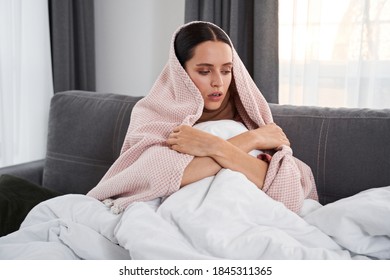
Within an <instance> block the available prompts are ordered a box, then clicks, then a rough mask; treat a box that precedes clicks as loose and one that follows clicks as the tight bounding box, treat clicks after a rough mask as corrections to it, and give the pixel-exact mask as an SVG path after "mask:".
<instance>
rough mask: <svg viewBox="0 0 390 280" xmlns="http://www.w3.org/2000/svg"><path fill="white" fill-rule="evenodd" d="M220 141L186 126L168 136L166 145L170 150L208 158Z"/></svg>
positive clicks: (179, 127)
mask: <svg viewBox="0 0 390 280" xmlns="http://www.w3.org/2000/svg"><path fill="white" fill-rule="evenodd" d="M221 140H222V139H221V138H219V137H217V136H214V135H212V134H210V133H207V132H204V131H202V130H199V129H196V128H193V127H191V126H187V125H180V126H178V127H175V128H174V129H173V132H172V133H171V134H169V137H168V139H167V144H168V145H169V147H170V148H171V149H172V150H175V151H177V152H180V153H183V154H189V155H192V156H198V157H205V156H210V155H211V154H213V153H214V152H215V151H216V150H217V148H218V147H217V145H218V143H219V142H220V141H221Z"/></svg>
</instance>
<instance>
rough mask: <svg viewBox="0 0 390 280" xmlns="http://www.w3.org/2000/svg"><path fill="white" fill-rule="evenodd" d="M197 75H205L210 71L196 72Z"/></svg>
mask: <svg viewBox="0 0 390 280" xmlns="http://www.w3.org/2000/svg"><path fill="white" fill-rule="evenodd" d="M198 73H199V74H201V75H207V74H208V73H210V70H200V71H198Z"/></svg>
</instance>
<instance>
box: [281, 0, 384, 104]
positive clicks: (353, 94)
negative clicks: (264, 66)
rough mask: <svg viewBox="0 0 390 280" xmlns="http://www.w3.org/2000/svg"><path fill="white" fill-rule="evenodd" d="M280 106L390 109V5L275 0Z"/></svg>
mask: <svg viewBox="0 0 390 280" xmlns="http://www.w3.org/2000/svg"><path fill="white" fill-rule="evenodd" d="M279 43H280V46H279V63H280V65H279V69H280V70H279V80H280V91H279V94H280V96H279V100H280V103H282V104H295V105H317V106H330V107H370V108H390V1H387V0H293V1H291V0H279Z"/></svg>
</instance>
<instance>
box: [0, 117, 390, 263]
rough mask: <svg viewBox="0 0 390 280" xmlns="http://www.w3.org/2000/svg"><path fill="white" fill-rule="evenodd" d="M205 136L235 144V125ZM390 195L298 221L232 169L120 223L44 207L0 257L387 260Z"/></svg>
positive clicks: (0, 246) (89, 206)
mask: <svg viewBox="0 0 390 280" xmlns="http://www.w3.org/2000/svg"><path fill="white" fill-rule="evenodd" d="M199 128H201V129H204V130H207V131H209V132H212V133H215V134H217V135H219V136H221V137H223V138H229V137H231V136H232V134H231V133H233V134H235V133H240V132H242V131H243V129H245V128H244V127H243V126H242V125H241V124H239V123H235V122H232V121H218V122H212V123H211V122H210V123H206V124H202V126H200V127H199ZM389 217H390V187H383V188H375V189H370V190H367V191H364V192H362V193H359V194H357V195H355V196H352V197H350V198H347V199H343V200H339V201H337V202H334V203H330V204H328V205H326V206H321V205H320V204H318V203H317V202H315V201H313V200H306V201H305V204H304V207H303V209H302V212H301V213H300V215H297V214H295V213H293V212H292V211H290V210H288V209H287V208H286V207H285V206H284V205H283V204H282V203H279V202H277V201H274V200H273V199H271V198H269V197H268V196H267V195H266V194H264V193H263V192H262V191H260V190H259V189H257V187H256V186H255V185H254V184H253V183H251V182H250V181H249V180H248V179H247V178H246V177H245V176H244V175H242V174H241V173H238V172H234V171H231V170H228V169H223V170H221V171H220V172H219V173H218V174H217V175H216V176H214V177H208V178H205V179H203V180H200V181H198V182H196V183H193V184H190V185H188V186H186V187H184V188H182V189H181V190H179V191H178V192H176V193H174V194H173V195H171V196H170V197H168V198H166V199H164V200H161V199H156V200H154V201H149V202H136V203H133V204H131V205H130V206H129V207H128V208H127V209H126V211H125V212H123V213H122V214H119V215H116V214H113V213H111V211H110V209H109V208H108V207H106V206H105V205H104V204H102V203H101V202H99V201H97V200H95V199H93V198H91V197H87V196H84V195H65V196H61V197H57V198H54V199H51V200H48V201H45V202H43V203H41V204H39V205H38V206H36V207H35V208H34V209H33V210H32V211H31V212H30V213H29V215H28V216H27V218H26V219H25V221H24V222H23V224H22V225H21V228H20V230H19V231H17V232H14V233H12V234H9V235H7V236H5V237H2V238H0V259H365V258H373V259H390V219H389Z"/></svg>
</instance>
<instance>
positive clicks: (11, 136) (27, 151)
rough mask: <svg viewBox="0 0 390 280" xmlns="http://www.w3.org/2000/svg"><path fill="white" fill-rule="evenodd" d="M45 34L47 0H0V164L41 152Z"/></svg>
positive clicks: (47, 61) (46, 82) (47, 90)
mask: <svg viewBox="0 0 390 280" xmlns="http://www.w3.org/2000/svg"><path fill="white" fill-rule="evenodd" d="M49 36H50V35H49V15H48V3H47V0H34V1H31V0H0V167H1V166H5V165H11V164H17V163H21V162H26V161H30V160H35V159H40V158H43V157H44V155H45V149H46V137H47V120H48V111H49V102H50V98H51V96H52V95H53V84H52V83H53V82H52V73H51V58H50V57H51V55H50V40H49V39H50V37H49Z"/></svg>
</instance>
